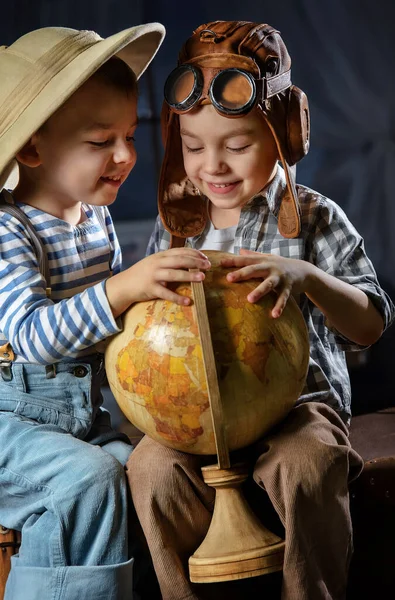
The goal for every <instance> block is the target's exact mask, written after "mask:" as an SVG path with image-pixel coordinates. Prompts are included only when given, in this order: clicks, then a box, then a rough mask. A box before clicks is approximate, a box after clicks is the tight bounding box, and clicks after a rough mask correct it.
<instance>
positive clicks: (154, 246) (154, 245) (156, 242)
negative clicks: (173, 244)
mask: <svg viewBox="0 0 395 600" xmlns="http://www.w3.org/2000/svg"><path fill="white" fill-rule="evenodd" d="M169 248H170V234H169V232H168V231H166V229H165V228H164V227H163V224H162V221H161V218H160V216H159V215H158V216H157V218H156V221H155V227H154V230H153V232H152V233H151V237H150V239H149V242H148V246H147V250H146V253H145V255H146V256H149V255H150V254H155V253H156V252H161V251H162V250H168V249H169Z"/></svg>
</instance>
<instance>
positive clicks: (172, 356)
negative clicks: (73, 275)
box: [105, 251, 309, 454]
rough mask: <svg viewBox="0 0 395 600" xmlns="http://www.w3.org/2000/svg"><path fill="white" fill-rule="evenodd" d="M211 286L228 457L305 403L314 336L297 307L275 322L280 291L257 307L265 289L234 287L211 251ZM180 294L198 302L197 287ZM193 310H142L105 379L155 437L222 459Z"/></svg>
mask: <svg viewBox="0 0 395 600" xmlns="http://www.w3.org/2000/svg"><path fill="white" fill-rule="evenodd" d="M205 254H207V256H208V257H209V259H210V261H211V264H212V267H211V269H210V270H209V271H208V272H206V278H205V280H204V282H203V285H204V292H205V297H206V305H207V313H208V318H209V324H210V331H211V338H212V345H213V351H214V357H215V365H216V371H217V377H218V384H219V390H220V396H221V402H222V405H223V414H224V420H225V431H226V435H227V443H228V447H229V450H236V449H238V448H242V447H245V446H248V445H250V444H252V443H253V442H255V441H256V440H258V439H259V438H260V437H262V436H263V435H265V434H266V433H267V432H268V431H269V430H270V429H271V428H272V427H273V426H274V425H275V424H276V423H278V422H280V421H281V420H282V419H284V418H285V416H286V415H287V414H288V412H289V411H290V410H291V408H292V407H293V406H294V405H295V402H296V400H297V399H298V397H299V395H300V393H301V391H302V389H303V386H304V382H305V378H306V373H307V368H308V361H309V342H308V334H307V328H306V325H305V322H304V319H303V316H302V313H301V311H300V309H299V307H298V306H297V304H296V302H295V301H294V299H293V298H292V297H291V298H290V299H289V300H288V303H287V306H286V308H285V310H284V312H283V314H282V315H281V317H280V318H277V319H273V318H272V317H271V314H270V313H271V310H272V308H273V306H274V303H275V300H276V295H275V293H274V292H272V293H270V294H268V295H267V296H265V297H263V298H262V299H261V300H260V301H259V302H257V303H255V304H251V303H249V302H248V301H247V295H248V294H249V292H250V291H252V290H253V289H254V288H255V287H256V285H257V281H256V280H255V281H245V282H240V283H230V282H228V281H227V279H226V274H227V273H228V272H229V271H231V270H234V268H233V269H230V268H224V267H222V266H221V265H220V261H221V258H223V257H225V256H228V255H227V254H225V253H222V252H215V251H205ZM174 289H176V291H177V292H178V293H179V294H182V295H185V296H189V297H192V291H191V286H190V285H189V284H178V285H176V286H174ZM195 310H196V309H195V306H194V304H193V303H192V305H190V306H179V305H178V304H175V303H173V302H168V301H165V300H151V301H147V302H140V303H136V304H135V305H133V306H132V307H131V308H129V309H128V310H127V311H126V312H125V314H124V315H123V331H121V332H120V333H118V334H117V335H115V336H114V337H113V338H112V339H111V340H110V342H109V344H108V346H107V349H106V355H105V364H106V373H107V379H108V382H109V385H110V388H111V391H112V393H113V394H114V396H115V399H116V401H117V403H118V405H119V406H120V408H121V410H122V411H123V413H124V414H125V416H126V417H127V418H128V419H129V420H130V421H131V422H132V423H133V424H134V425H135V426H136V427H137V428H138V429H139V430H141V431H142V432H144V433H146V434H147V435H149V436H150V437H151V438H153V439H155V440H157V441H158V442H161V443H162V444H164V445H166V446H170V447H172V448H175V449H177V450H182V451H185V452H190V453H193V454H215V453H216V447H215V439H214V430H213V424H212V416H211V411H210V403H209V396H208V391H207V383H206V376H205V369H204V363H203V356H202V346H201V342H200V338H199V332H198V326H197V321H196V314H195Z"/></svg>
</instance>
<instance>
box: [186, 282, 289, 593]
mask: <svg viewBox="0 0 395 600" xmlns="http://www.w3.org/2000/svg"><path fill="white" fill-rule="evenodd" d="M191 286H192V293H193V299H194V306H195V313H196V319H197V324H198V329H199V336H200V340H201V344H202V354H203V362H204V367H205V374H206V380H207V389H208V395H209V400H210V409H211V415H212V420H213V428H214V436H215V445H216V450H217V457H218V464H217V465H210V466H207V467H203V468H202V473H203V478H204V481H205V483H207V484H208V485H210V486H212V487H214V488H215V490H216V497H215V505H214V513H213V518H212V521H211V524H210V527H209V530H208V532H207V535H206V537H205V539H204V540H203V542H202V544H201V545H200V546H199V548H198V549H197V550H196V552H195V553H194V554H193V555H192V556H191V557H190V559H189V575H190V579H191V581H192V582H194V583H211V582H216V581H230V580H234V579H244V578H247V577H255V576H257V575H262V574H264V573H271V572H274V571H281V569H282V566H283V559H284V547H285V544H284V541H283V540H281V538H279V537H277V536H276V535H274V534H273V533H271V532H270V531H268V530H267V529H266V528H265V527H264V526H263V525H262V524H261V522H260V521H259V520H258V519H257V517H256V516H255V515H254V513H253V512H252V510H251V509H250V507H249V506H248V504H247V502H246V500H245V499H244V496H243V494H242V492H241V490H240V486H241V484H242V483H243V482H244V481H245V480H246V479H247V477H248V465H245V464H236V465H234V466H233V467H231V465H230V458H229V450H228V444H227V439H226V432H225V421H224V416H223V407H222V403H221V396H220V393H219V386H218V378H217V373H216V368H215V357H214V352H213V346H212V341H211V333H210V326H209V322H208V315H207V308H206V299H205V295H204V288H203V283H201V282H193V283H192V284H191Z"/></svg>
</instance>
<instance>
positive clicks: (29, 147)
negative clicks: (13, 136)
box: [16, 134, 41, 168]
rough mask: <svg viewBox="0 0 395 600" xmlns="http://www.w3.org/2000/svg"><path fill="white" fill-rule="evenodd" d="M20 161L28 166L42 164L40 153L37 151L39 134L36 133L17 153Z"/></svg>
mask: <svg viewBox="0 0 395 600" xmlns="http://www.w3.org/2000/svg"><path fill="white" fill-rule="evenodd" d="M16 159H17V161H18V162H20V163H22V164H23V165H26V166H27V167H32V168H34V167H38V166H40V165H41V159H40V155H39V153H38V151H37V135H36V134H34V135H33V136H32V137H31V138H30V140H29V141H28V142H27V143H26V144H25V145H24V146H23V148H21V149H20V150H19V152H18V153H17V155H16Z"/></svg>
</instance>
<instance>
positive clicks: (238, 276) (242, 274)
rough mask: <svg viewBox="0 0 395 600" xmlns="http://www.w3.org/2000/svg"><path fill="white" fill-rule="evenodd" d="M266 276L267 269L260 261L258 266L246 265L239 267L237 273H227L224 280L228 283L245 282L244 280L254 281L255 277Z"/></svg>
mask: <svg viewBox="0 0 395 600" xmlns="http://www.w3.org/2000/svg"><path fill="white" fill-rule="evenodd" d="M267 274H268V268H267V267H265V265H263V264H262V262H261V261H260V262H259V264H253V265H246V266H244V267H241V268H240V269H238V270H237V271H232V273H228V274H227V276H226V279H227V280H228V281H233V282H234V281H245V280H246V279H254V278H257V277H264V276H265V275H267Z"/></svg>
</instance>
